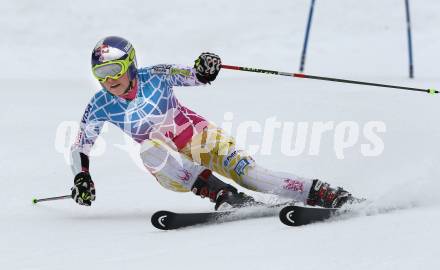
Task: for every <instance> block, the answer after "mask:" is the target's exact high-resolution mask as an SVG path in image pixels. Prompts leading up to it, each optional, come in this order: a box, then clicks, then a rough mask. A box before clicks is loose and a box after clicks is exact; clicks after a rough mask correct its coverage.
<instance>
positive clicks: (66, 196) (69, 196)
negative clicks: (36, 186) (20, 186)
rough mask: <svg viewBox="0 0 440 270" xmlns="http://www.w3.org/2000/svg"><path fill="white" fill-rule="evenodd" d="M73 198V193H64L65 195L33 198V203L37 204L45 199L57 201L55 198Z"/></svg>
mask: <svg viewBox="0 0 440 270" xmlns="http://www.w3.org/2000/svg"><path fill="white" fill-rule="evenodd" d="M70 198H72V196H71V195H64V196H58V197H49V198H42V199H36V198H34V199H32V203H33V204H37V203H39V202H44V201H55V200H64V199H70Z"/></svg>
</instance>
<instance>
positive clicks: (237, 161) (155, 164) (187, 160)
mask: <svg viewBox="0 0 440 270" xmlns="http://www.w3.org/2000/svg"><path fill="white" fill-rule="evenodd" d="M197 85H203V83H201V82H199V81H198V79H197V77H196V75H195V69H194V68H192V67H182V66H176V65H156V66H152V67H146V68H140V69H138V75H137V80H135V86H134V87H133V90H131V91H130V92H129V93H128V94H127V95H126V96H125V98H124V97H117V96H114V95H112V94H111V93H109V92H108V91H106V90H105V89H101V90H100V91H98V92H97V93H96V94H95V95H94V96H93V97H92V99H91V101H90V102H89V104H88V105H87V107H86V110H85V112H84V115H83V117H82V120H81V123H80V131H79V134H78V137H77V140H76V142H75V144H74V145H73V146H72V149H71V150H72V155H71V156H72V171H73V173H74V174H77V173H79V172H81V171H88V167H89V166H88V165H89V159H88V155H89V153H90V150H91V148H92V146H93V144H94V142H95V140H96V138H97V137H98V136H99V134H100V131H101V128H102V126H103V124H104V123H105V122H110V123H112V124H114V125H115V126H117V127H119V128H120V129H121V130H122V131H124V132H125V133H126V134H128V135H129V136H130V137H132V138H133V140H135V141H136V142H138V143H140V144H141V145H142V147H141V158H142V160H143V163H144V165H145V167H146V168H147V169H148V170H149V171H150V172H151V173H152V174H153V175H154V176H155V177H156V179H157V180H158V181H159V183H160V184H161V185H163V186H164V187H166V188H168V189H171V190H174V191H189V190H191V187H192V185H193V184H194V182H195V180H196V179H197V177H198V175H199V174H200V173H201V172H202V171H203V170H205V169H206V168H209V169H211V170H213V171H215V172H217V173H219V174H221V175H223V176H225V177H228V178H231V179H233V180H234V181H235V182H237V183H238V184H240V185H241V186H243V187H246V188H248V189H252V190H254V191H260V192H265V193H272V194H277V195H280V196H282V197H287V198H291V199H294V200H297V201H302V202H306V200H307V196H308V193H309V190H310V187H311V185H312V179H307V178H302V177H298V176H295V175H292V174H289V173H281V172H274V171H271V170H267V169H264V168H262V167H260V166H258V165H257V164H256V163H255V161H254V160H253V159H252V158H251V157H250V156H248V155H247V154H246V153H245V152H244V151H240V150H236V149H235V144H234V141H233V139H232V138H231V137H230V136H228V135H225V134H224V132H222V131H221V130H220V129H218V128H216V127H215V126H213V125H212V124H210V123H209V122H208V121H206V120H205V119H204V118H203V117H202V116H200V115H198V114H197V113H195V112H193V111H192V110H190V109H188V108H186V107H185V106H183V105H181V104H180V103H179V101H178V100H177V98H176V96H175V95H174V93H173V87H174V86H197ZM127 97H128V98H127ZM206 137H207V138H211V139H208V140H210V142H209V141H208V143H207V142H206ZM203 140H204V141H203ZM201 145H203V146H205V145H211V146H212V147H210V148H209V149H208V150H207V151H205V152H204V153H201V154H200V153H199V152H200V148H203V146H201ZM224 146H226V147H224ZM194 152H198V154H200V155H199V156H195V154H194Z"/></svg>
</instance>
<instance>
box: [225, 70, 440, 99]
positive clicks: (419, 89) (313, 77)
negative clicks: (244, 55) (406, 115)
mask: <svg viewBox="0 0 440 270" xmlns="http://www.w3.org/2000/svg"><path fill="white" fill-rule="evenodd" d="M221 67H222V68H224V69H232V70H240V71H248V72H256V73H266V74H273V75H281V76H289V77H295V78H303V79H312V80H321V81H332V82H340V83H351V84H361V85H369V86H377V87H385V88H394V89H401V90H409V91H418V92H426V93H428V94H433V95H434V94H438V93H440V92H439V91H437V90H435V89H433V88H429V89H423V88H414V87H406V86H397V85H390V84H380V83H371V82H362V81H353V80H345V79H338V78H330V77H321V76H313V75H307V74H303V73H289V72H282V71H275V70H267V69H259V68H250V67H239V66H230V65H221Z"/></svg>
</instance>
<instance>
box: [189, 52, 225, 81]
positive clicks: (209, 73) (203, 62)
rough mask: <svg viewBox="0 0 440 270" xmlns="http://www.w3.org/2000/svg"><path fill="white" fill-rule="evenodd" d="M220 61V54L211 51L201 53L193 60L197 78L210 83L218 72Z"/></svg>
mask: <svg viewBox="0 0 440 270" xmlns="http://www.w3.org/2000/svg"><path fill="white" fill-rule="evenodd" d="M221 64H222V61H221V59H220V56H218V55H216V54H213V53H208V52H206V53H202V54H201V55H200V56H199V57H198V58H197V59H196V61H195V63H194V68H195V69H196V76H197V79H198V80H199V81H200V82H202V83H210V82H212V81H213V80H215V78H216V77H217V75H218V73H219V72H220V68H221Z"/></svg>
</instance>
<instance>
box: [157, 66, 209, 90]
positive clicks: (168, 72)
mask: <svg viewBox="0 0 440 270" xmlns="http://www.w3.org/2000/svg"><path fill="white" fill-rule="evenodd" d="M150 73H151V74H152V75H162V76H165V78H166V80H167V81H168V82H169V83H170V84H171V85H173V86H197V85H203V83H201V82H200V81H199V80H198V79H197V77H196V70H195V68H193V67H188V66H181V65H156V66H152V67H150Z"/></svg>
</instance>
